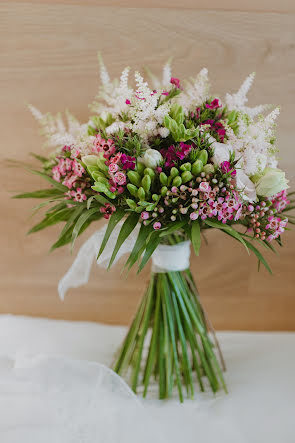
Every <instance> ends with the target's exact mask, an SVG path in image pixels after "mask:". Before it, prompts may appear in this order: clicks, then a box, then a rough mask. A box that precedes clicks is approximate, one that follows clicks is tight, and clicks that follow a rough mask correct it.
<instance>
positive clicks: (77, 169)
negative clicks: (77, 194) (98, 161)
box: [72, 160, 85, 177]
mask: <svg viewBox="0 0 295 443" xmlns="http://www.w3.org/2000/svg"><path fill="white" fill-rule="evenodd" d="M72 166H73V171H74V173H75V174H76V175H77V176H78V177H82V175H83V173H84V172H85V169H84V168H83V166H82V165H81V163H79V162H77V160H73V163H72Z"/></svg>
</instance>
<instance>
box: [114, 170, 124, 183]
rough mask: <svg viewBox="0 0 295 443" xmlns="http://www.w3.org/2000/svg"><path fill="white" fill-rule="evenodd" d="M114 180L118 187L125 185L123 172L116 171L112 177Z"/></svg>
mask: <svg viewBox="0 0 295 443" xmlns="http://www.w3.org/2000/svg"><path fill="white" fill-rule="evenodd" d="M114 180H115V182H116V183H117V184H118V185H120V186H122V185H125V184H126V175H125V174H124V172H121V171H118V172H116V174H115V175H114Z"/></svg>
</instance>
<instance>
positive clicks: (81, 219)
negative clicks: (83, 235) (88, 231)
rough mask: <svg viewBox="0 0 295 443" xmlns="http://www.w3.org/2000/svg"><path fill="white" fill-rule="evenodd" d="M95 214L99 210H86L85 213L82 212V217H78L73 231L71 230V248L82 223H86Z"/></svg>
mask: <svg viewBox="0 0 295 443" xmlns="http://www.w3.org/2000/svg"><path fill="white" fill-rule="evenodd" d="M97 212H99V208H92V209H89V210H86V211H85V212H83V214H82V215H80V217H79V218H78V220H77V222H76V224H75V226H74V229H73V233H72V247H73V246H74V243H75V241H76V238H77V237H78V235H79V232H80V230H81V228H82V226H83V225H84V223H86V221H87V220H88V219H89V218H90V217H91V216H92V215H94V214H95V213H97Z"/></svg>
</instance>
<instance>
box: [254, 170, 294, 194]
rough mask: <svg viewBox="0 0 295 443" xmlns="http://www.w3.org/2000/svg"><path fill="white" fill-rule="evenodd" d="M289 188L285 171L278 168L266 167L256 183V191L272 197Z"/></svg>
mask: <svg viewBox="0 0 295 443" xmlns="http://www.w3.org/2000/svg"><path fill="white" fill-rule="evenodd" d="M287 188H289V186H288V180H287V179H286V176H285V173H284V172H283V171H281V170H280V169H275V168H266V169H265V170H264V172H263V175H262V177H261V178H260V179H259V180H258V182H257V184H256V192H257V194H258V195H263V196H264V197H272V196H273V195H276V194H278V192H281V191H284V190H285V189H287Z"/></svg>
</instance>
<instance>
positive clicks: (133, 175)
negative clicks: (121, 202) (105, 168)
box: [127, 171, 141, 187]
mask: <svg viewBox="0 0 295 443" xmlns="http://www.w3.org/2000/svg"><path fill="white" fill-rule="evenodd" d="M127 176H128V178H129V180H130V181H131V183H132V184H133V185H135V186H137V187H140V185H141V176H140V175H139V174H138V172H136V171H129V172H127Z"/></svg>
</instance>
